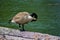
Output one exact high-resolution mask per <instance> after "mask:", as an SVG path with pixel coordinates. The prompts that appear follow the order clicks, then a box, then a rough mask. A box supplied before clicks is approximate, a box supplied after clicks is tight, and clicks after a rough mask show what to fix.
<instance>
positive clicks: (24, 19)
mask: <svg viewBox="0 0 60 40" xmlns="http://www.w3.org/2000/svg"><path fill="white" fill-rule="evenodd" d="M36 20H37V14H36V13H32V14H29V13H28V12H19V13H17V14H16V15H15V16H14V17H13V18H12V19H11V20H9V21H10V22H12V23H17V24H19V27H21V28H22V29H20V30H21V31H25V29H24V24H27V23H28V22H33V21H36Z"/></svg>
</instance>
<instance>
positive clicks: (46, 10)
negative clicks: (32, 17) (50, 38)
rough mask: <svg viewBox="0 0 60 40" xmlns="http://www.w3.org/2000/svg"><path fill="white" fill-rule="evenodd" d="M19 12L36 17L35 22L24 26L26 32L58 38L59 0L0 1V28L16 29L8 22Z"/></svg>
mask: <svg viewBox="0 0 60 40" xmlns="http://www.w3.org/2000/svg"><path fill="white" fill-rule="evenodd" d="M21 11H27V12H30V13H33V12H35V13H37V15H38V20H37V21H36V22H31V23H29V24H26V25H25V29H26V30H28V31H35V32H42V33H48V34H51V35H57V36H60V31H59V30H60V0H0V26H4V27H9V28H15V29H18V24H13V23H11V24H9V23H8V20H9V19H11V18H12V17H13V16H14V15H15V14H17V13H18V12H21Z"/></svg>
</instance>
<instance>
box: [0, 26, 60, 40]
mask: <svg viewBox="0 0 60 40" xmlns="http://www.w3.org/2000/svg"><path fill="white" fill-rule="evenodd" d="M0 40H60V37H58V36H52V35H49V34H42V33H37V32H29V31H23V32H22V31H19V30H17V29H11V28H4V27H0Z"/></svg>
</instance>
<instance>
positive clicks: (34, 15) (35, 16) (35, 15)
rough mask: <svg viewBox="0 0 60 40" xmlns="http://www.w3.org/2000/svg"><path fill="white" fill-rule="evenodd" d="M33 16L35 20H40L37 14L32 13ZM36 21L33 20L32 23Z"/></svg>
mask: <svg viewBox="0 0 60 40" xmlns="http://www.w3.org/2000/svg"><path fill="white" fill-rule="evenodd" d="M31 16H32V17H34V18H36V20H37V18H38V16H37V14H36V13H32V14H31ZM36 20H32V21H36Z"/></svg>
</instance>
